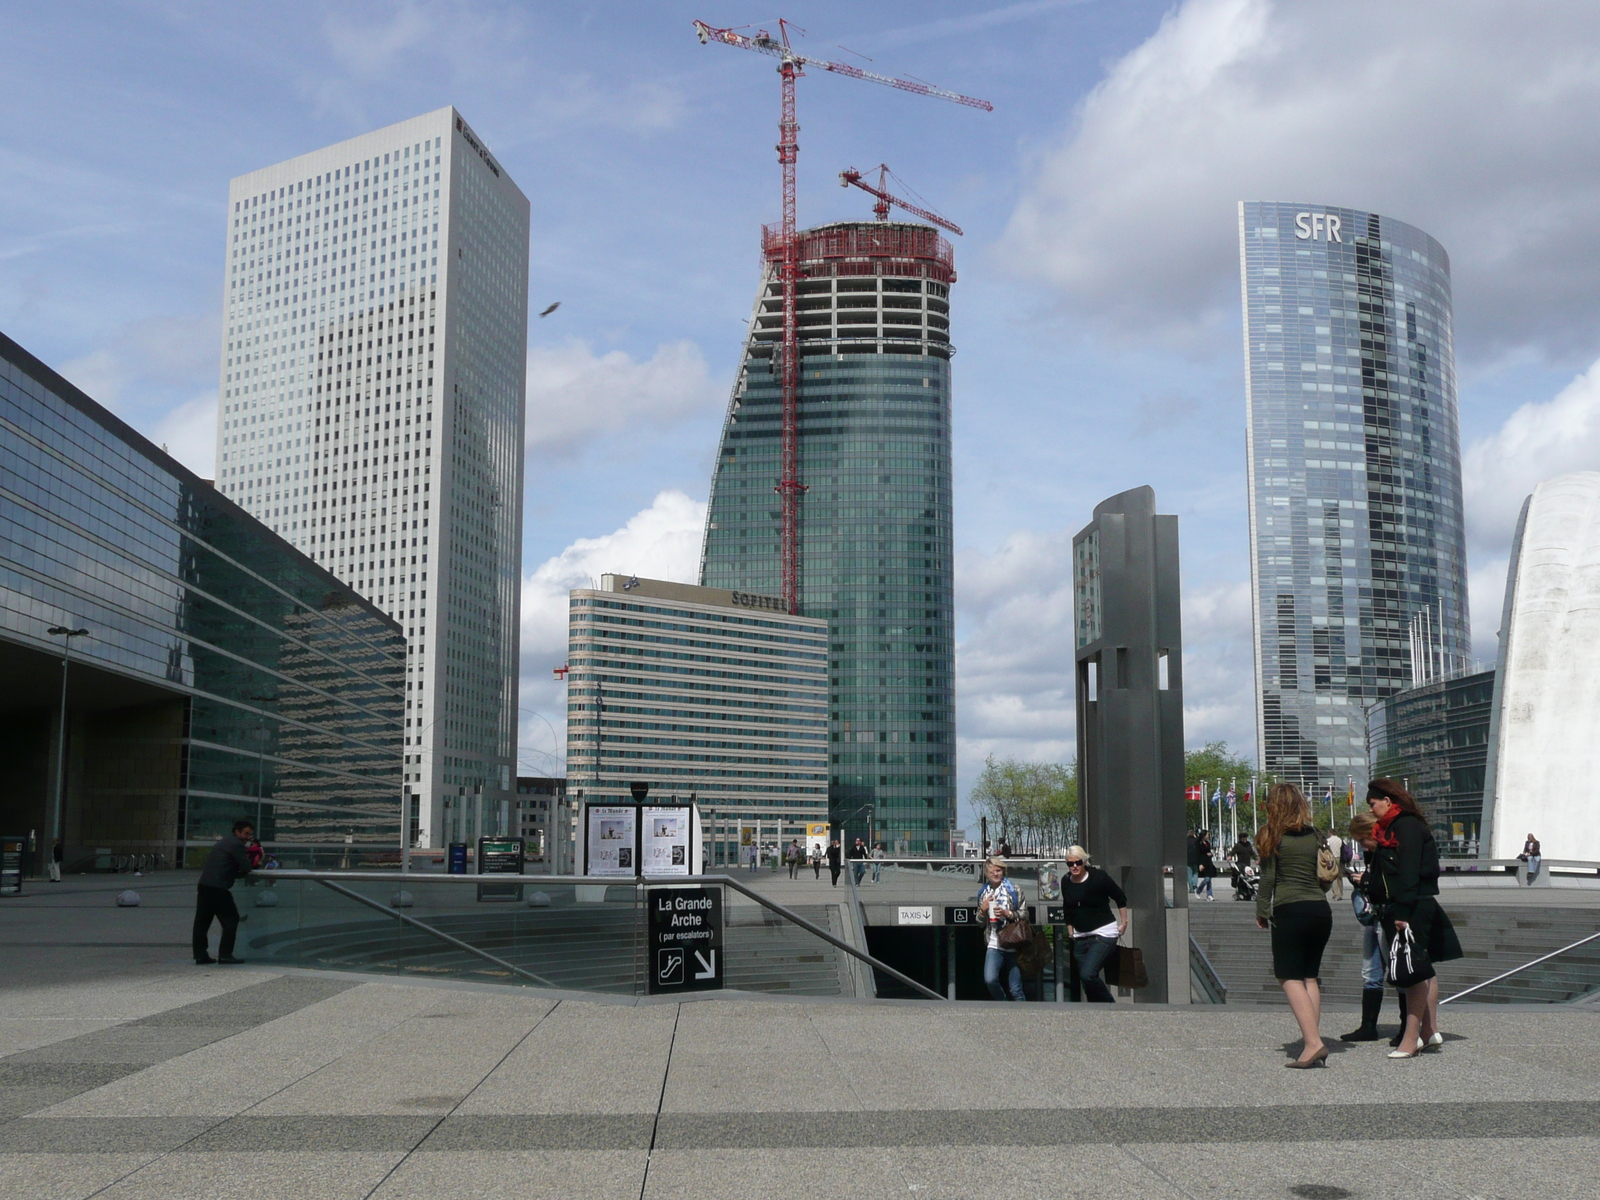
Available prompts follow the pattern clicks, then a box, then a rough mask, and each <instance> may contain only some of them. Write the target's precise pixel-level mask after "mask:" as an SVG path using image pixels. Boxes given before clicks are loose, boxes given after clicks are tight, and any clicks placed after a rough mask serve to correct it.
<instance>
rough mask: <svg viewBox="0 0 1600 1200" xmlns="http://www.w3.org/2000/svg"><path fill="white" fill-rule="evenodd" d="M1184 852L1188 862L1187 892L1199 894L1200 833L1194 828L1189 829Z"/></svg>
mask: <svg viewBox="0 0 1600 1200" xmlns="http://www.w3.org/2000/svg"><path fill="white" fill-rule="evenodd" d="M1185 853H1186V854H1187V855H1188V863H1189V892H1190V894H1191V895H1195V896H1198V895H1199V894H1200V835H1199V834H1198V833H1196V832H1195V831H1194V830H1192V829H1191V830H1189V841H1188V843H1187V846H1186V849H1185Z"/></svg>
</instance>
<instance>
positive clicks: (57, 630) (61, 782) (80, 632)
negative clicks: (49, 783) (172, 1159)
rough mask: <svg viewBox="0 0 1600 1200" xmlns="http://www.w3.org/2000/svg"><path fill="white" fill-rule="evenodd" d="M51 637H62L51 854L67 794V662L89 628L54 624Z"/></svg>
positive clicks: (59, 838) (58, 835)
mask: <svg viewBox="0 0 1600 1200" xmlns="http://www.w3.org/2000/svg"><path fill="white" fill-rule="evenodd" d="M48 632H49V634H50V636H51V637H58V638H60V639H61V724H60V726H59V727H58V728H57V730H56V796H55V811H54V812H52V813H51V815H50V837H51V854H52V855H54V853H55V850H54V846H55V843H56V842H59V841H60V840H61V805H62V802H63V797H64V796H65V794H66V781H67V664H68V662H70V661H71V658H72V639H73V638H75V637H88V636H89V631H88V630H87V629H69V628H68V627H67V626H65V625H52V626H50V629H49V630H48Z"/></svg>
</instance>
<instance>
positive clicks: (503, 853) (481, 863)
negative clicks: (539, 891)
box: [478, 837, 523, 902]
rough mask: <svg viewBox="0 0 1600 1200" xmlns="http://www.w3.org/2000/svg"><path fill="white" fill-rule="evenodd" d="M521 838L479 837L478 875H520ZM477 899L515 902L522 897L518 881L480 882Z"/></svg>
mask: <svg viewBox="0 0 1600 1200" xmlns="http://www.w3.org/2000/svg"><path fill="white" fill-rule="evenodd" d="M522 859H523V840H522V839H521V838H519V837H508V838H479V839H478V874H479V875H521V874H522ZM478 899H479V900H480V901H481V900H491V901H492V900H501V901H511V902H515V901H518V900H521V899H522V885H521V884H520V883H480V884H479V885H478Z"/></svg>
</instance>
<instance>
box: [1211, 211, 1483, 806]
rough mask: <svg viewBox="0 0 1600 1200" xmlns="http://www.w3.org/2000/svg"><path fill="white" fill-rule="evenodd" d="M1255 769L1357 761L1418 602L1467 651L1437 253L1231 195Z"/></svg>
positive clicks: (1408, 237) (1403, 675)
mask: <svg viewBox="0 0 1600 1200" xmlns="http://www.w3.org/2000/svg"><path fill="white" fill-rule="evenodd" d="M1239 259H1240V266H1241V275H1242V279H1241V284H1242V290H1243V302H1244V342H1245V403H1246V411H1247V426H1246V438H1247V442H1246V445H1247V455H1248V459H1249V506H1250V548H1251V585H1252V587H1251V591H1252V602H1253V608H1254V624H1255V639H1256V728H1257V742H1258V746H1259V752H1260V761H1261V767H1262V769H1263V770H1264V771H1267V772H1272V773H1275V774H1277V775H1278V776H1280V777H1281V778H1284V779H1287V780H1291V781H1293V782H1295V783H1298V784H1300V785H1301V786H1302V787H1303V788H1305V789H1307V790H1308V791H1309V790H1316V791H1318V792H1319V793H1320V791H1321V789H1323V788H1325V787H1327V786H1329V785H1333V786H1334V787H1335V790H1341V791H1342V790H1343V788H1344V787H1345V786H1346V784H1347V777H1349V776H1354V777H1355V778H1356V779H1358V780H1360V779H1361V778H1362V777H1363V776H1364V774H1365V763H1366V758H1365V738H1364V730H1365V724H1366V721H1365V710H1366V709H1367V708H1368V707H1369V706H1370V705H1371V704H1372V703H1373V702H1374V701H1376V700H1378V699H1379V698H1381V697H1383V696H1388V695H1390V694H1392V693H1394V692H1396V691H1399V690H1400V689H1401V688H1404V687H1407V686H1409V685H1410V683H1411V672H1412V664H1411V661H1410V655H1411V649H1410V627H1411V622H1412V619H1413V617H1414V616H1416V615H1417V614H1419V613H1424V612H1426V613H1428V614H1429V617H1428V622H1429V624H1430V629H1431V631H1432V636H1433V637H1434V638H1435V639H1436V641H1437V643H1438V645H1439V646H1440V647H1441V649H1442V655H1443V657H1444V659H1445V660H1446V662H1447V664H1449V665H1450V666H1451V667H1459V666H1463V665H1465V663H1466V660H1467V657H1468V650H1469V647H1470V643H1471V631H1470V624H1469V618H1468V612H1467V583H1466V545H1465V539H1464V534H1463V527H1462V501H1461V439H1460V432H1459V429H1458V427H1457V420H1456V386H1455V355H1454V350H1453V346H1452V334H1451V317H1450V312H1451V301H1450V259H1449V256H1448V255H1447V254H1446V253H1445V251H1444V248H1443V247H1442V246H1440V245H1439V243H1438V242H1436V241H1434V240H1433V238H1431V237H1429V236H1428V235H1427V234H1425V233H1423V232H1422V231H1421V230H1420V229H1414V228H1412V227H1411V226H1409V225H1405V224H1402V223H1401V222H1399V221H1395V220H1391V219H1390V218H1388V217H1382V216H1379V215H1378V214H1377V213H1368V212H1360V211H1357V210H1354V209H1348V208H1331V207H1326V206H1323V205H1313V204H1281V203H1263V202H1241V203H1240V205H1239Z"/></svg>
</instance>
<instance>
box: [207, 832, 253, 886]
mask: <svg viewBox="0 0 1600 1200" xmlns="http://www.w3.org/2000/svg"><path fill="white" fill-rule="evenodd" d="M248 874H250V855H249V853H248V851H246V850H245V845H244V843H243V842H241V841H240V840H239V839H238V838H236V837H234V836H233V834H231V833H230V834H228V836H227V837H222V838H218V839H217V844H216V845H215V846H213V847H211V856H210V857H209V858H207V859H206V865H205V869H204V870H202V871H201V872H200V886H201V887H214V888H231V887H232V886H233V881H234V880H235V879H242V878H244V877H245V876H246V875H248Z"/></svg>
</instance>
